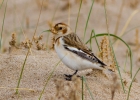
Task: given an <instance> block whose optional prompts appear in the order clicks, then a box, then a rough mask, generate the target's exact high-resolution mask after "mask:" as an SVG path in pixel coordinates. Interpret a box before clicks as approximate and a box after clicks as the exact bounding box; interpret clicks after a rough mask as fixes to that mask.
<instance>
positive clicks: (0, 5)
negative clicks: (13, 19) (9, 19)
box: [0, 0, 4, 9]
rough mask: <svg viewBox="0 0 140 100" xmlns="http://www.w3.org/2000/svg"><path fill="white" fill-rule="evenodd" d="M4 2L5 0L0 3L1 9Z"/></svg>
mask: <svg viewBox="0 0 140 100" xmlns="http://www.w3.org/2000/svg"><path fill="white" fill-rule="evenodd" d="M3 2H4V0H3V1H2V2H1V4H0V9H1V7H2V5H3Z"/></svg>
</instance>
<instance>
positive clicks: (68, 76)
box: [64, 74, 73, 81]
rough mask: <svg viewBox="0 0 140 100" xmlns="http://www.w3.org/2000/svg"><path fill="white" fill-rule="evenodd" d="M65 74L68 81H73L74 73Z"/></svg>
mask: <svg viewBox="0 0 140 100" xmlns="http://www.w3.org/2000/svg"><path fill="white" fill-rule="evenodd" d="M64 75H65V79H66V80H67V81H71V79H72V76H73V75H67V74H64Z"/></svg>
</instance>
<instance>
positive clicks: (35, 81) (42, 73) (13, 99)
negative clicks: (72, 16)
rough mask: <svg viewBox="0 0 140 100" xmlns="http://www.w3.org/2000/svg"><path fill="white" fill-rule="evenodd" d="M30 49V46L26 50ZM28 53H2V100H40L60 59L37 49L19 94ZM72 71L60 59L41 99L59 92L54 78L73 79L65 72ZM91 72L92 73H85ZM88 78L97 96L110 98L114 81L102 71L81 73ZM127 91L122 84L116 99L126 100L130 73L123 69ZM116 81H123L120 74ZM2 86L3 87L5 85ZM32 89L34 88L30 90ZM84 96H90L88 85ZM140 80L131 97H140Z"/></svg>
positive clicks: (134, 99) (97, 98) (87, 98)
mask: <svg viewBox="0 0 140 100" xmlns="http://www.w3.org/2000/svg"><path fill="white" fill-rule="evenodd" d="M26 51H27V50H26ZM24 59H25V55H23V54H22V55H19V54H18V55H16V54H1V55H0V79H1V80H0V88H1V89H0V100H38V98H39V96H40V93H41V91H42V89H43V87H44V85H45V83H46V80H47V78H48V77H49V75H50V72H51V71H52V70H53V68H54V66H55V65H56V64H57V63H58V61H59V59H58V57H57V55H56V53H55V52H54V51H49V52H48V51H36V50H33V54H32V55H30V56H29V57H28V59H27V63H26V65H25V68H24V71H23V76H22V79H21V83H20V88H21V90H19V94H18V95H17V94H15V89H12V88H15V87H16V86H17V82H18V79H19V75H20V72H21V68H22V65H23V61H24ZM72 73H73V71H72V70H71V69H69V68H67V67H66V66H65V65H63V64H62V63H60V64H59V65H58V66H57V68H56V70H55V72H54V74H53V75H52V77H51V79H50V81H49V82H48V84H47V86H46V88H45V91H44V93H43V95H42V98H41V100H49V99H51V97H54V96H55V95H56V86H55V83H54V79H58V80H62V82H63V84H66V83H70V84H72V82H69V81H66V80H65V79H64V74H72ZM88 73H90V75H86V74H88ZM78 75H80V76H84V77H85V78H86V81H87V84H88V86H89V88H90V90H91V93H92V94H93V97H94V99H95V100H111V84H112V83H113V81H112V80H111V79H109V78H107V77H106V76H105V75H104V74H103V73H101V71H98V70H93V71H92V70H90V69H89V70H85V71H80V72H79V73H78ZM122 76H123V81H124V82H125V83H126V84H125V90H126V94H125V93H123V90H122V87H120V89H117V90H116V93H115V97H114V100H126V96H127V92H128V87H129V85H130V82H131V79H130V77H129V75H128V74H127V73H122ZM117 81H118V82H119V84H120V80H119V78H118V79H117ZM2 87H3V88H2ZM29 89H31V90H33V91H30V90H29ZM84 96H85V100H91V98H90V95H89V93H88V91H87V89H86V88H85V91H84ZM139 97H140V84H139V83H138V82H133V86H132V89H131V93H130V100H139Z"/></svg>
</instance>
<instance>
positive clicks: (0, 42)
mask: <svg viewBox="0 0 140 100" xmlns="http://www.w3.org/2000/svg"><path fill="white" fill-rule="evenodd" d="M7 3H8V0H7V1H6V6H5V10H4V17H3V22H2V29H1V37H0V49H1V52H2V39H3V37H2V36H3V28H4V21H5V16H6V10H7Z"/></svg>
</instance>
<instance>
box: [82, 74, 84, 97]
mask: <svg viewBox="0 0 140 100" xmlns="http://www.w3.org/2000/svg"><path fill="white" fill-rule="evenodd" d="M82 100H84V77H83V76H82Z"/></svg>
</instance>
